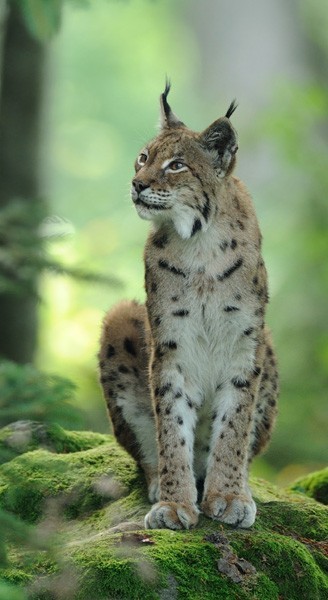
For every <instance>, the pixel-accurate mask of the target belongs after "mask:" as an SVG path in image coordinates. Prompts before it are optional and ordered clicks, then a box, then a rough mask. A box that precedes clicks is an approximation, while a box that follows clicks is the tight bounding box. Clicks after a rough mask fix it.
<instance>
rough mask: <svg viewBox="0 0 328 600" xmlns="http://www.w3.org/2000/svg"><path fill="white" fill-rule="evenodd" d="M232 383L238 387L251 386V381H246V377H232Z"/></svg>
mask: <svg viewBox="0 0 328 600" xmlns="http://www.w3.org/2000/svg"><path fill="white" fill-rule="evenodd" d="M231 383H232V385H234V386H235V387H236V388H249V381H245V380H244V379H238V378H237V377H235V378H234V379H231Z"/></svg>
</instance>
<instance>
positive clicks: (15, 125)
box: [0, 2, 45, 363]
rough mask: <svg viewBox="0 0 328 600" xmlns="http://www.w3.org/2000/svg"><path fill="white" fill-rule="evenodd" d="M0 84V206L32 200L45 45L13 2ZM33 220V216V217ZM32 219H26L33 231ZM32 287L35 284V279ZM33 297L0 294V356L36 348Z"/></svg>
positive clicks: (20, 356)
mask: <svg viewBox="0 0 328 600" xmlns="http://www.w3.org/2000/svg"><path fill="white" fill-rule="evenodd" d="M7 8H8V12H7V15H6V17H7V18H6V20H5V13H4V11H3V19H2V24H3V23H4V22H5V30H4V31H3V43H2V61H0V68H1V87H0V210H1V209H2V208H5V207H6V206H8V204H10V203H11V202H12V201H13V200H14V199H17V198H19V199H20V200H23V201H24V202H26V203H29V202H31V201H33V202H35V200H36V199H37V198H38V196H39V194H40V190H39V149H40V126H41V112H42V111H41V105H42V89H43V67H44V59H45V48H44V46H42V45H41V44H40V43H39V42H37V41H36V40H35V39H34V38H32V36H31V35H30V33H29V32H28V31H27V29H26V27H25V25H24V22H23V20H22V17H21V14H20V12H19V10H18V9H17V7H16V3H14V2H10V3H9V4H8V7H7ZM35 219H36V220H37V217H36V218H35ZM37 225H38V223H37V222H36V223H34V224H32V225H31V227H32V228H33V231H36V229H37ZM32 283H33V287H34V288H36V284H37V282H36V280H35V281H34V282H32ZM36 337H37V298H36V295H33V293H31V292H30V291H26V292H25V293H22V294H20V295H14V294H9V293H3V294H1V295H0V357H2V358H7V359H10V360H14V361H16V362H19V363H26V362H31V361H32V360H33V356H34V352H35V349H36Z"/></svg>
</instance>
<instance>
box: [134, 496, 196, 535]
mask: <svg viewBox="0 0 328 600" xmlns="http://www.w3.org/2000/svg"><path fill="white" fill-rule="evenodd" d="M197 521H198V509H197V508H196V507H192V506H187V505H186V504H179V503H177V502H158V503H157V504H154V506H153V507H152V509H151V510H150V512H149V513H148V514H147V515H146V517H145V527H146V529H189V528H190V527H193V526H194V525H196V523H197Z"/></svg>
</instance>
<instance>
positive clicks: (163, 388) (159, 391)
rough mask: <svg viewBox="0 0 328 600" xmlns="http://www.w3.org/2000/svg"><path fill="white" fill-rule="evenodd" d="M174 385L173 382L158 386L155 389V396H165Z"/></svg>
mask: <svg viewBox="0 0 328 600" xmlns="http://www.w3.org/2000/svg"><path fill="white" fill-rule="evenodd" d="M171 387H172V384H171V383H166V384H165V385H162V386H161V387H157V388H156V389H155V396H160V397H163V396H165V394H166V392H168V391H169V390H170V389H171Z"/></svg>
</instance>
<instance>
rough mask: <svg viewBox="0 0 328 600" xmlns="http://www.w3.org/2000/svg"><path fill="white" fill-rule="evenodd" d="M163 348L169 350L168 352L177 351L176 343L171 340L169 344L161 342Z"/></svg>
mask: <svg viewBox="0 0 328 600" xmlns="http://www.w3.org/2000/svg"><path fill="white" fill-rule="evenodd" d="M163 346H164V347H165V348H169V349H170V350H176V349H177V347H178V346H177V343H176V342H173V340H170V341H169V342H163Z"/></svg>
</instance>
